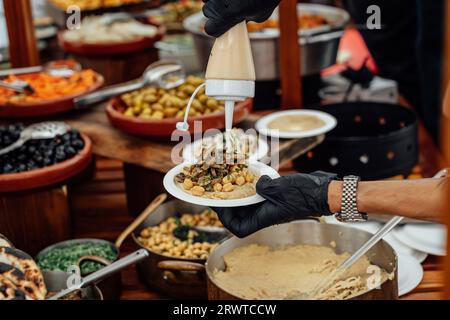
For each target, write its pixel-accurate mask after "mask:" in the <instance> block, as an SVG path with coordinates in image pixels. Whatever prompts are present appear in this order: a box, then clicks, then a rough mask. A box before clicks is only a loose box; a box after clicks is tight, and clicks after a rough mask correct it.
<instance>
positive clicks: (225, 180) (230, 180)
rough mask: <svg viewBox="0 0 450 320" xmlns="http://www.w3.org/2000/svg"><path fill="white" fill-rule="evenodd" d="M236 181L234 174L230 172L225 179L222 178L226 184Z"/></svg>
mask: <svg viewBox="0 0 450 320" xmlns="http://www.w3.org/2000/svg"><path fill="white" fill-rule="evenodd" d="M234 181H235V178H234V176H233V175H232V174H229V175H227V176H226V177H223V179H222V183H223V184H224V185H225V184H228V183H234Z"/></svg>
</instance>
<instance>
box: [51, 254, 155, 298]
mask: <svg viewBox="0 0 450 320" xmlns="http://www.w3.org/2000/svg"><path fill="white" fill-rule="evenodd" d="M148 256H149V252H148V251H147V250H145V249H141V250H138V251H136V252H134V253H132V254H130V255H128V256H126V257H125V258H122V259H120V260H117V261H116V262H114V263H112V264H110V265H109V266H106V267H104V268H102V269H100V270H98V271H97V272H94V273H92V274H90V275H88V276H86V277H84V278H82V279H81V280H80V282H79V283H77V284H75V285H74V286H71V287H70V288H67V289H65V290H63V291H61V292H59V293H57V294H56V295H54V296H52V297H50V298H48V299H47V300H59V299H61V298H64V297H65V296H67V295H69V294H71V293H74V292H76V291H79V290H81V289H83V288H86V287H88V286H90V285H92V284H96V283H98V282H100V281H102V280H104V279H106V278H108V277H109V276H111V275H113V274H114V273H117V272H119V271H120V270H122V269H124V268H126V267H128V266H130V265H132V264H135V263H138V262H140V261H142V260H143V259H145V258H147V257H148Z"/></svg>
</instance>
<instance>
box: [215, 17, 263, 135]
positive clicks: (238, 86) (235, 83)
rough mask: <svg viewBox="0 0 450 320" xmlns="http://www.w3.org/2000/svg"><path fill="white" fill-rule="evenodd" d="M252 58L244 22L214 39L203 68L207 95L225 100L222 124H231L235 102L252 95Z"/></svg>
mask: <svg viewBox="0 0 450 320" xmlns="http://www.w3.org/2000/svg"><path fill="white" fill-rule="evenodd" d="M255 80H256V74H255V64H254V62H253V55H252V49H251V46H250V39H249V37H248V31H247V23H246V22H245V21H243V22H241V23H239V24H238V25H236V26H234V27H233V28H231V29H230V30H229V31H228V32H226V33H225V34H223V35H222V36H220V37H219V38H217V39H216V42H215V43H214V46H213V49H212V51H211V55H210V57H209V62H208V67H207V68H206V95H207V96H209V97H214V98H216V99H217V100H222V101H225V128H226V130H227V131H228V130H231V129H232V127H233V114H234V104H235V102H236V101H244V100H245V99H247V98H253V97H254V96H255Z"/></svg>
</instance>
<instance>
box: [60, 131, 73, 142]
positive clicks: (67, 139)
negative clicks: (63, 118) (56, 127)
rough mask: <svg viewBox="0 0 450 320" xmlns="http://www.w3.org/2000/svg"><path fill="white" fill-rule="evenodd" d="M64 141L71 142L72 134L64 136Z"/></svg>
mask: <svg viewBox="0 0 450 320" xmlns="http://www.w3.org/2000/svg"><path fill="white" fill-rule="evenodd" d="M62 139H63V141H66V142H68V141H70V140H71V139H72V137H71V135H70V133H66V134H65V135H63V136H62Z"/></svg>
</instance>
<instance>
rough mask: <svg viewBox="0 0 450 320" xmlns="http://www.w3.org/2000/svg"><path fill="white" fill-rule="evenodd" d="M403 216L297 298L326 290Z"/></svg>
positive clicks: (442, 172)
mask: <svg viewBox="0 0 450 320" xmlns="http://www.w3.org/2000/svg"><path fill="white" fill-rule="evenodd" d="M447 173H448V170H447V169H443V170H441V171H439V172H438V173H437V174H435V175H434V178H435V179H438V178H442V177H445V176H446V175H447ZM403 219H404V217H399V216H396V217H394V218H392V219H391V220H389V221H388V222H387V223H386V224H385V225H384V226H383V227H381V228H380V230H378V231H377V232H376V233H375V234H374V235H373V236H372V237H371V238H370V239H369V240H368V241H367V242H366V243H365V244H364V245H363V246H361V248H359V249H358V250H357V251H356V252H355V253H354V254H352V255H351V256H350V257H349V258H348V259H347V260H345V261H344V262H343V263H342V264H341V265H340V266H339V267H338V268H337V269H336V270H335V271H333V272H332V273H330V275H328V276H327V277H325V278H323V280H322V281H320V282H319V284H318V285H317V286H316V288H315V289H314V290H313V291H312V292H310V293H305V294H301V295H300V296H299V297H297V298H298V299H302V300H309V299H313V298H314V297H316V296H317V295H318V294H320V293H322V292H324V291H326V289H327V288H328V286H329V285H330V284H331V283H332V282H333V281H334V280H335V279H336V278H337V277H338V276H339V275H341V274H342V273H343V272H344V271H345V270H347V269H348V268H350V267H351V266H353V265H354V264H355V263H356V262H357V261H358V260H359V259H361V257H363V256H364V255H365V254H366V253H367V252H369V250H370V249H372V248H373V247H374V246H375V245H376V244H377V243H378V242H379V241H380V240H381V239H383V238H384V237H385V236H386V235H387V234H388V233H389V232H391V231H392V230H393V229H394V228H395V227H396V226H397V225H398V224H399V223H400V222H401V221H402V220H403Z"/></svg>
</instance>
